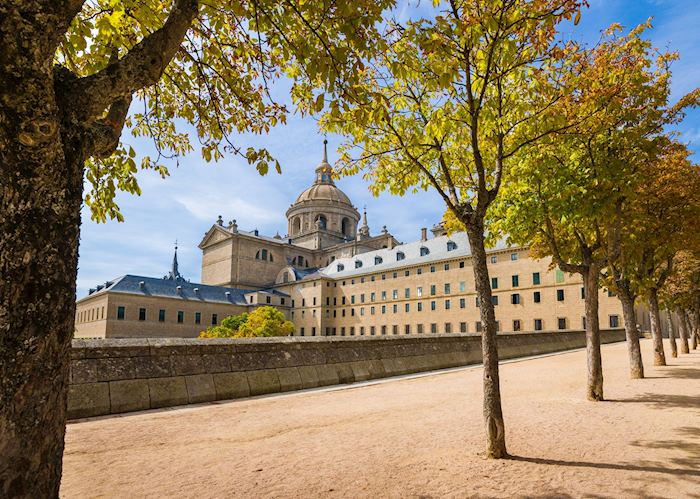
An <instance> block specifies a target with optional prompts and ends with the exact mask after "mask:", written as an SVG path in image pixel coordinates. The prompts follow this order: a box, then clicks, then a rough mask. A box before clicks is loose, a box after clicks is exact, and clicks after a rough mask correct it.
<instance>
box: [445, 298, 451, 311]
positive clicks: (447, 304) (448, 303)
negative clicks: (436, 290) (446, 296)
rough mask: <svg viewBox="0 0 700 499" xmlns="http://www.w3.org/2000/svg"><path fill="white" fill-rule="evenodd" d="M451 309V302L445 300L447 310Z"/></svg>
mask: <svg viewBox="0 0 700 499" xmlns="http://www.w3.org/2000/svg"><path fill="white" fill-rule="evenodd" d="M449 309H450V300H445V310H449Z"/></svg>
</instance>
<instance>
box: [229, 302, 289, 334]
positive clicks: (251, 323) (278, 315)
mask: <svg viewBox="0 0 700 499" xmlns="http://www.w3.org/2000/svg"><path fill="white" fill-rule="evenodd" d="M292 333H294V323H292V322H291V321H288V320H286V319H285V318H284V314H283V313H282V312H280V311H279V310H277V309H276V308H275V307H268V306H265V307H259V308H256V309H255V310H254V311H253V312H251V313H250V314H249V315H248V320H247V321H246V322H245V323H244V324H242V325H241V326H240V328H239V329H238V334H237V335H236V337H237V338H252V337H264V336H289V335H291V334H292Z"/></svg>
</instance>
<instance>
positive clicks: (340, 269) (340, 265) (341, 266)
mask: <svg viewBox="0 0 700 499" xmlns="http://www.w3.org/2000/svg"><path fill="white" fill-rule="evenodd" d="M343 270H345V265H343V264H342V263H339V264H338V272H342V271H343Z"/></svg>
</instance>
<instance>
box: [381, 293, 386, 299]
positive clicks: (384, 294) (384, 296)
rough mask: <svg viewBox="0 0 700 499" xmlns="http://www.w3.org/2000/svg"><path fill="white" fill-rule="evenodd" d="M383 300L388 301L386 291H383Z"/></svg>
mask: <svg viewBox="0 0 700 499" xmlns="http://www.w3.org/2000/svg"><path fill="white" fill-rule="evenodd" d="M382 300H386V291H382Z"/></svg>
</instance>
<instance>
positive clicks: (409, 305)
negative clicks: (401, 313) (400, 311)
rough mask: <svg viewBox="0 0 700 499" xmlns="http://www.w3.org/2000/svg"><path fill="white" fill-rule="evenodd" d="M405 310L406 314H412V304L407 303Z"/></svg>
mask: <svg viewBox="0 0 700 499" xmlns="http://www.w3.org/2000/svg"><path fill="white" fill-rule="evenodd" d="M404 309H405V311H406V312H410V310H411V304H410V303H406V304H405V305H404Z"/></svg>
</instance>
